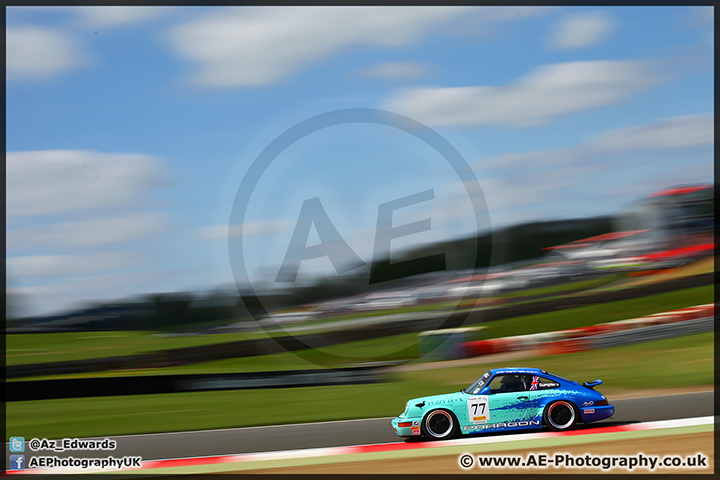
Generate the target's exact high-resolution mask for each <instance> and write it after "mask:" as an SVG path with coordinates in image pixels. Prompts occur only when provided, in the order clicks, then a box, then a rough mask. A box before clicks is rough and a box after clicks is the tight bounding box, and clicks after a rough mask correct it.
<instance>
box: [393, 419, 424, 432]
mask: <svg viewBox="0 0 720 480" xmlns="http://www.w3.org/2000/svg"><path fill="white" fill-rule="evenodd" d="M392 427H393V430H395V434H396V435H397V436H398V437H417V436H420V419H419V418H406V417H403V416H402V415H401V416H399V417H395V418H393V419H392Z"/></svg>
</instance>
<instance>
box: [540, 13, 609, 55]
mask: <svg viewBox="0 0 720 480" xmlns="http://www.w3.org/2000/svg"><path fill="white" fill-rule="evenodd" d="M614 23H615V22H614V20H613V18H612V17H611V16H610V15H608V14H607V13H605V12H599V11H598V12H584V13H577V14H571V15H566V16H565V17H563V19H562V20H561V21H560V23H559V24H558V25H557V27H556V30H555V31H554V32H553V34H552V35H551V38H550V43H551V45H552V46H553V47H555V48H559V49H570V48H585V47H590V46H593V45H597V44H599V43H601V42H603V41H604V40H605V39H606V38H607V36H608V35H609V34H610V32H611V31H612V29H613V26H614Z"/></svg>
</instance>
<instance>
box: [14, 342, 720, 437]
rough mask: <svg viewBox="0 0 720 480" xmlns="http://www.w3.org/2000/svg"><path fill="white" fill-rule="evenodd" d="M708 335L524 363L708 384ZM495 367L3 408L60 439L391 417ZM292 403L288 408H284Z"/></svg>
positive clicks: (650, 385) (19, 429)
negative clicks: (413, 401)
mask: <svg viewBox="0 0 720 480" xmlns="http://www.w3.org/2000/svg"><path fill="white" fill-rule="evenodd" d="M713 355H714V343H713V332H709V333H701V334H695V335H689V336H685V337H679V338H673V339H666V340H658V341H654V342H648V343H643V344H637V345H629V346H624V347H615V348H608V349H604V350H596V351H590V352H580V353H574V354H567V355H554V356H546V357H536V358H527V359H525V360H523V361H522V364H524V365H526V366H537V367H540V368H544V369H545V370H548V371H551V372H553V373H557V374H559V375H562V376H565V377H569V378H572V379H575V380H578V381H584V380H593V379H595V378H602V379H603V381H604V382H605V383H604V385H603V387H602V389H601V391H602V392H603V393H606V394H608V395H609V396H610V398H611V399H612V394H614V393H620V392H626V391H633V390H639V389H656V388H663V387H689V386H700V385H708V386H709V385H713V383H714V377H713V363H714V361H713V358H714V356H713ZM493 366H500V365H497V364H493V363H488V364H480V365H473V366H464V367H458V368H453V369H449V368H448V369H441V370H428V371H419V372H403V373H394V374H392V375H391V376H390V380H391V381H389V382H387V383H381V384H371V385H346V386H336V387H307V388H287V389H269V390H235V391H217V392H197V393H180V394H165V395H134V396H123V397H96V398H77V399H57V400H35V401H25V402H10V403H7V404H6V414H7V431H6V438H9V436H11V435H22V436H25V437H26V438H34V437H37V438H43V437H45V438H61V437H83V436H101V435H120V434H134V433H151V432H165V431H180V430H197V429H213V428H228V427H242V426H252V425H268V424H283V423H299V422H314V421H324V420H343V419H351V418H368V417H382V416H392V415H396V414H398V413H400V411H401V410H402V408H403V405H404V404H405V402H406V401H407V400H408V399H410V398H413V397H417V396H422V395H431V394H436V393H445V392H452V391H455V390H459V389H460V388H462V387H465V386H467V385H468V384H469V383H470V382H472V381H473V380H475V378H476V377H477V376H479V375H480V374H482V372H484V371H485V370H486V369H487V368H491V367H493ZM289 406H291V407H289Z"/></svg>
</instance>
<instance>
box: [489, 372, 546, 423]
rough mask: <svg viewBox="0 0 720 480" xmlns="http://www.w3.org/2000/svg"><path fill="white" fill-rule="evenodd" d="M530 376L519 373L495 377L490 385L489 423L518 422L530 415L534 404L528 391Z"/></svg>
mask: <svg viewBox="0 0 720 480" xmlns="http://www.w3.org/2000/svg"><path fill="white" fill-rule="evenodd" d="M530 377H531V376H530V375H525V374H517V373H509V374H502V375H496V376H495V377H493V379H492V380H491V381H490V383H489V385H488V386H489V387H490V392H489V394H488V403H489V413H490V418H488V423H493V424H495V423H503V422H517V421H521V420H526V419H527V418H528V417H529V412H528V410H529V409H531V406H532V400H531V395H529V392H528V390H529V388H530ZM533 397H534V396H533ZM535 401H536V400H535Z"/></svg>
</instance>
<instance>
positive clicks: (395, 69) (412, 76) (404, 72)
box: [359, 62, 432, 80]
mask: <svg viewBox="0 0 720 480" xmlns="http://www.w3.org/2000/svg"><path fill="white" fill-rule="evenodd" d="M431 70H432V69H431V68H430V67H429V66H428V65H424V64H422V63H418V62H386V63H377V64H375V65H371V66H369V67H367V68H365V69H364V70H361V71H360V72H359V75H360V76H362V77H368V78H379V79H384V80H416V79H418V78H421V77H424V76H427V75H428V74H429V73H430V72H431Z"/></svg>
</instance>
